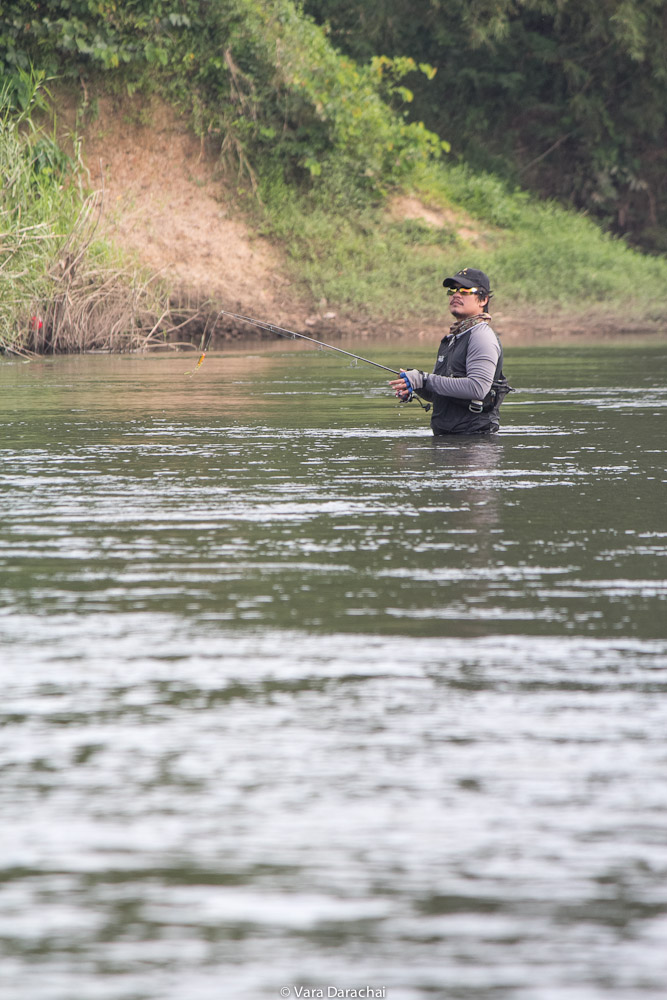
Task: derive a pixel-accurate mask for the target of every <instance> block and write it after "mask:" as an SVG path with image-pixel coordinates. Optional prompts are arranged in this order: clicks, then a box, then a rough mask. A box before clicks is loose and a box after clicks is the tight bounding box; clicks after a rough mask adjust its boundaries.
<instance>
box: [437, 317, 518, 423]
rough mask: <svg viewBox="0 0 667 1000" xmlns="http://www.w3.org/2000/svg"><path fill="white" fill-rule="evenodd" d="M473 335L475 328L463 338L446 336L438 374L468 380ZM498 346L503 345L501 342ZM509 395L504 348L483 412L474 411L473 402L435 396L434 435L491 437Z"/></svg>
mask: <svg viewBox="0 0 667 1000" xmlns="http://www.w3.org/2000/svg"><path fill="white" fill-rule="evenodd" d="M471 333H472V329H471V330H467V331H466V332H465V333H462V334H461V336H460V337H454V338H450V337H443V339H442V342H441V344H440V348H439V350H438V360H437V362H436V365H435V368H434V369H433V374H434V375H446V376H447V377H449V378H465V377H466V355H467V353H468V341H469V340H470V334H471ZM498 343H499V345H500V341H499V342H498ZM441 359H442V360H441ZM508 392H510V386H509V384H508V382H507V379H506V378H505V376H504V375H503V349H502V345H500V357H499V358H498V364H497V365H496V373H495V375H494V378H493V385H492V386H491V389H490V390H489V392H488V393H487V395H486V396H485V397H484V400H483V401H482V408H481V411H480V412H476V411H475V410H471V409H470V405H471V403H472V400H470V399H455V398H454V397H453V396H439V395H436V394H435V393H434V394H433V416H432V417H431V428H432V430H433V433H434V434H491V433H493V432H494V431H497V430H498V427H499V410H500V404H501V403H502V401H503V399H504V397H505V396H506V395H507V393H508ZM474 405H475V404H474V403H473V406H474ZM477 409H479V404H477Z"/></svg>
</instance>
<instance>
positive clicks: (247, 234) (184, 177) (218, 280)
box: [83, 98, 667, 344]
mask: <svg viewBox="0 0 667 1000" xmlns="http://www.w3.org/2000/svg"><path fill="white" fill-rule="evenodd" d="M144 111H145V109H144ZM83 150H84V155H85V163H86V167H87V170H88V172H89V176H90V178H91V182H95V181H96V180H97V183H98V184H99V186H100V187H103V189H104V205H103V211H102V217H101V230H102V232H103V234H104V235H105V237H106V238H108V239H109V240H110V241H111V242H112V243H114V244H115V245H116V246H117V247H119V248H120V249H121V250H122V252H123V253H124V254H126V255H131V256H132V258H133V259H134V260H135V262H136V263H137V265H139V266H140V267H142V268H145V269H147V270H148V271H150V272H151V273H152V274H155V275H157V276H159V278H160V279H161V280H163V281H164V282H165V285H166V287H167V288H169V290H170V299H171V306H172V308H173V309H174V311H175V313H176V314H177V316H178V315H179V314H180V318H181V321H183V322H185V326H183V327H181V328H180V329H179V330H178V331H177V333H176V335H175V339H178V340H183V339H188V338H190V339H193V340H196V339H197V338H198V337H199V336H200V335H201V332H203V329H204V328H205V327H206V324H207V323H208V325H209V329H210V328H211V326H212V324H213V322H214V321H215V326H214V330H215V333H214V338H213V343H214V344H215V343H223V342H224V341H227V340H230V339H235V338H237V337H249V336H252V332H253V331H252V328H251V327H248V326H247V325H246V324H241V323H238V322H235V321H233V320H228V319H227V318H222V317H219V318H217V320H216V316H217V313H218V311H219V310H220V309H221V308H223V309H226V310H229V311H231V312H236V313H240V314H242V315H248V316H252V317H255V318H257V319H260V320H263V321H267V322H271V323H274V324H277V325H279V326H283V327H287V328H289V329H294V330H296V331H297V332H301V333H306V334H309V335H311V336H316V337H319V338H320V339H330V338H335V337H339V336H340V337H355V338H362V339H363V338H378V337H387V336H389V337H395V338H397V339H401V338H404V337H410V338H411V339H414V338H417V339H421V338H423V339H426V340H429V341H432V340H434V339H436V338H437V337H438V336H441V335H442V330H443V327H444V326H446V324H447V322H448V316H449V314H448V311H447V303H446V299H445V298H444V295H443V298H442V302H441V312H440V313H438V312H436V311H435V310H434V309H433V307H432V306H430V307H429V308H428V309H423V307H422V308H420V302H421V299H420V298H419V296H415V301H414V306H415V308H414V310H402V311H401V312H400V313H396V314H393V315H390V316H387V315H382V314H380V315H378V314H377V313H375V312H374V311H372V310H371V309H363V308H359V307H358V306H354V305H350V304H349V303H347V304H344V303H343V304H341V303H340V302H335V301H330V300H327V299H325V298H320V299H319V300H316V299H315V298H314V297H313V295H312V294H311V292H310V290H309V289H307V288H306V287H304V284H303V283H302V282H301V281H300V280H299V275H298V273H295V268H294V263H293V261H292V260H290V258H289V255H288V253H287V251H286V248H285V247H284V246H281V245H280V244H279V243H278V242H277V241H275V240H271V239H269V238H267V237H265V236H263V235H261V234H260V232H259V231H258V230H257V229H256V228H254V227H253V226H252V223H251V221H249V219H248V216H247V214H244V213H243V212H242V211H241V210H240V207H239V199H238V195H237V192H236V191H235V190H234V188H233V187H232V186H230V184H229V182H228V181H226V180H225V178H224V177H223V176H222V175H221V173H220V171H219V169H218V165H217V163H216V160H215V158H214V157H212V156H211V154H210V153H209V152H208V151H207V149H206V148H205V146H204V145H203V144H202V142H200V141H199V140H198V139H197V138H196V137H195V136H194V134H193V133H192V131H191V130H190V128H189V127H188V125H187V122H185V121H184V120H183V119H181V118H179V117H178V116H177V115H176V114H175V113H174V112H173V110H172V109H171V108H170V107H169V106H167V105H166V104H162V103H160V102H155V101H154V102H152V104H151V109H150V116H147V115H146V114H145V113H143V114H142V115H135V117H134V119H133V118H132V117H131V115H130V114H129V113H128V107H127V106H125V107H122V108H120V109H119V108H118V107H117V106H114V102H113V101H112V100H111V99H109V98H102V99H101V100H100V101H99V104H98V115H97V117H96V119H95V121H94V122H93V123H91V124H90V125H89V126H88V128H87V130H86V133H85V136H84V142H83ZM387 213H388V214H389V215H391V217H392V218H393V219H394V220H398V221H399V222H406V221H408V222H412V223H414V224H415V225H416V226H420V227H422V228H424V229H431V230H433V231H434V233H437V232H443V231H445V230H446V231H450V230H452V229H454V231H455V235H456V238H457V240H458V244H457V245H456V246H455V247H454V248H453V249H452V251H451V252H450V253H448V254H447V255H446V258H447V260H448V261H449V267H450V269H452V270H456V269H457V268H458V267H459V266H462V265H463V263H474V264H479V265H480V266H483V267H484V266H486V260H485V258H486V257H487V256H488V250H489V244H490V243H491V242H492V241H493V233H490V232H489V231H485V230H484V229H483V228H482V227H481V226H480V223H479V221H478V220H475V219H474V218H473V217H471V216H470V215H469V214H468V213H466V212H465V211H463V210H457V209H455V208H450V209H449V210H444V209H443V208H437V207H436V208H434V207H433V206H432V205H427V204H425V203H424V202H423V201H421V200H420V198H419V197H418V196H411V197H407V196H403V197H400V198H399V197H397V198H394V199H390V200H389V201H388V204H387ZM490 229H491V227H489V230H490ZM421 249H422V248H421V247H419V246H416V247H415V253H419V252H420V250H421ZM424 268H425V272H426V274H427V275H428V269H430V270H431V271H432V281H433V284H434V286H436V287H437V288H439V286H440V282H441V280H442V274H441V273H440V270H435V268H434V267H433V264H432V261H429V260H425V261H424ZM492 277H493V274H492ZM512 293H513V290H512V289H511V288H499V289H498V290H497V294H496V297H495V300H494V307H495V308H494V320H495V325H496V327H497V329H498V331H499V333H500V334H501V336H502V337H503V339H504V340H505V342H508V343H509V342H515V343H520V342H530V341H533V340H554V339H564V338H568V337H581V336H586V337H591V338H604V337H609V336H621V335H637V334H645V333H647V332H650V333H660V332H661V331H663V330H667V325H665V324H663V322H662V321H661V320H659V319H658V320H651V319H647V318H645V317H642V318H639V319H634V318H633V316H632V315H625V314H622V313H619V312H616V311H615V310H613V309H603V308H601V307H600V305H599V304H594V303H589V304H587V306H586V308H585V309H584V310H582V309H581V304H580V301H579V300H577V302H576V303H573V306H572V308H570V307H567V308H563V307H561V306H558V305H557V304H555V303H548V302H546V303H545V307H544V308H542V309H536V308H535V307H534V306H530V305H526V304H525V303H523V302H521V303H518V304H514V301H509V296H510V294H512ZM546 299H548V290H545V300H546ZM188 317H189V318H188ZM172 339H174V338H172Z"/></svg>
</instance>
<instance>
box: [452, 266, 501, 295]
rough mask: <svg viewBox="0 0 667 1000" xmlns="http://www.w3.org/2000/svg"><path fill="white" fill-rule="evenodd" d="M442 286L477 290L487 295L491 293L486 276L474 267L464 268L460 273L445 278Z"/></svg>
mask: <svg viewBox="0 0 667 1000" xmlns="http://www.w3.org/2000/svg"><path fill="white" fill-rule="evenodd" d="M443 285H444V287H445V288H479V289H481V291H483V292H486V293H487V295H488V294H490V292H491V282H490V281H489V276H488V274H484V271H478V270H477V269H476V268H474V267H464V268H463V270H462V271H457V272H456V274H455V275H454V276H453V277H451V278H445V280H444V281H443Z"/></svg>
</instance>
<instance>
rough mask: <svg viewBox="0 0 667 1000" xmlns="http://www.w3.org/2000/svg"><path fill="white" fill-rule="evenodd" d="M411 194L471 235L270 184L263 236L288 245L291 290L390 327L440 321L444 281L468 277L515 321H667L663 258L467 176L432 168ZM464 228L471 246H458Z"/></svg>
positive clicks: (325, 192)
mask: <svg viewBox="0 0 667 1000" xmlns="http://www.w3.org/2000/svg"><path fill="white" fill-rule="evenodd" d="M412 184H413V187H412V192H413V193H415V194H416V195H418V197H419V198H420V199H421V201H422V202H423V203H424V204H425V205H426V206H428V207H430V208H432V209H438V208H440V209H443V210H445V213H446V214H445V218H447V219H455V218H456V215H457V213H458V215H460V216H465V217H466V220H467V221H466V225H465V227H457V225H456V224H455V222H453V221H450V222H445V223H443V225H441V226H439V227H438V226H434V225H430V224H428V223H427V222H426V221H423V220H422V221H420V220H419V219H405V220H402V221H401V220H397V219H396V218H394V217H392V216H391V214H390V213H389V212H388V211H387V203H386V202H375V204H370V203H368V202H367V203H366V204H365V205H359V206H350V204H349V202H346V201H345V198H344V197H340V196H338V193H337V191H336V189H335V184H333V185H329V186H327V183H326V182H325V183H323V184H321V185H320V188H319V190H318V191H311V192H310V193H309V194H308V195H299V194H298V193H297V192H296V191H295V190H294V189H293V188H288V187H286V186H285V185H284V184H283V183H282V182H281V181H279V180H276V179H275V178H274V177H272V178H269V179H266V178H265V179H264V182H263V184H262V188H261V192H262V197H263V200H264V205H265V214H264V218H263V220H262V223H261V225H262V227H263V231H264V232H265V233H266V234H267V235H270V236H272V237H274V238H276V239H279V240H280V241H281V242H282V243H283V244H284V246H285V247H286V249H287V252H288V255H289V258H290V259H291V261H292V265H293V271H294V277H295V280H296V281H297V282H300V283H301V285H302V287H303V289H304V291H305V292H306V293H309V294H310V295H312V296H313V298H314V299H315V301H318V300H320V299H322V298H323V299H326V300H327V301H329V302H331V303H337V304H340V305H343V306H350V307H353V308H361V309H363V310H365V311H373V312H374V313H375V315H377V316H379V317H385V318H387V319H391V318H396V317H398V316H405V315H411V314H413V315H422V316H429V315H432V316H436V315H438V316H439V315H442V311H443V299H442V286H441V281H442V277H443V276H444V274H445V272H449V273H452V272H453V271H456V270H458V269H459V268H460V267H463V266H465V265H474V266H477V267H481V268H482V269H483V270H485V271H487V272H488V273H489V274H490V275H491V278H492V281H493V284H494V285H495V286H496V288H497V289H498V290H499V295H498V299H497V301H498V303H499V304H500V303H502V300H503V297H504V296H503V292H505V294H508V293H509V294H511V303H512V308H513V309H516V308H517V307H519V308H520V307H521V306H524V307H526V308H532V309H539V310H542V311H544V310H549V309H561V308H562V309H570V310H573V311H574V312H576V314H577V315H578V316H581V315H582V314H590V315H591V316H595V317H600V318H602V317H604V316H608V315H610V314H613V315H616V316H620V315H628V316H630V317H631V318H633V319H634V320H636V321H642V320H646V321H651V322H653V321H659V320H661V319H667V259H665V258H664V257H647V256H646V255H644V254H642V253H639V252H637V251H635V250H633V249H631V248H630V247H629V246H628V245H627V244H626V243H624V242H623V241H622V240H620V239H617V238H614V237H612V236H610V235H608V234H606V233H604V232H603V231H602V230H600V228H599V227H598V226H597V225H596V224H595V223H593V222H592V221H591V220H589V219H587V218H586V217H585V216H583V215H581V214H577V213H575V212H573V211H570V210H567V209H564V208H562V207H561V206H559V205H557V204H555V203H552V202H540V201H539V200H538V199H536V198H532V197H530V196H529V195H527V194H526V193H525V192H522V191H513V190H511V189H509V188H507V186H506V185H505V184H504V183H503V182H502V181H501V180H499V179H498V178H496V177H494V176H492V175H487V174H476V173H473V172H472V171H471V170H469V169H468V168H467V167H465V166H464V165H458V166H457V165H454V166H450V165H448V164H447V163H446V162H442V163H439V164H436V165H431V166H429V167H428V168H425V169H422V170H420V171H419V172H418V173H415V175H414V176H413V178H412ZM459 228H460V229H462V230H463V232H464V233H465V231H466V229H467V230H470V229H473V230H476V234H475V236H472V237H471V236H469V235H461V232H460V231H459Z"/></svg>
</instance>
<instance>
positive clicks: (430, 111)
mask: <svg viewBox="0 0 667 1000" xmlns="http://www.w3.org/2000/svg"><path fill="white" fill-rule="evenodd" d="M306 10H308V11H309V12H310V13H312V14H313V15H314V16H315V17H316V18H317V19H318V20H319V21H322V22H324V21H328V22H329V23H330V26H331V37H332V39H333V41H334V43H335V44H337V45H339V46H340V47H341V48H343V49H344V50H345V51H348V52H350V54H352V55H353V56H355V57H356V58H366V57H367V55H368V53H369V51H372V50H379V51H383V52H386V53H388V54H389V55H397V54H404V53H409V54H410V55H411V56H412V57H413V58H414V59H415V60H417V61H419V60H425V61H427V62H428V63H430V64H432V65H433V66H434V67H436V68H437V76H436V78H435V81H434V83H433V84H432V85H429V87H428V88H426V87H424V86H423V85H422V84H421V83H420V82H419V80H416V82H415V84H414V91H415V100H414V103H413V105H412V108H413V110H414V114H415V115H416V116H418V117H420V118H422V119H423V120H424V121H425V123H426V125H427V126H428V127H429V128H432V129H434V130H435V131H437V132H439V133H441V134H445V135H447V137H448V138H449V139H450V140H451V142H452V147H453V151H454V153H455V154H456V153H458V154H459V155H460V156H464V157H465V158H466V159H467V160H468V162H470V163H471V164H472V165H473V166H475V167H477V168H479V167H485V168H487V169H488V168H489V167H491V168H492V169H494V170H496V171H498V172H501V173H503V174H504V175H505V176H506V177H509V178H511V179H512V180H514V181H520V182H521V183H522V184H526V185H528V186H531V187H533V188H534V189H537V190H538V191H540V193H541V194H543V195H547V196H556V197H558V198H560V199H562V200H565V201H567V202H569V203H570V204H572V205H574V206H576V207H578V208H580V209H585V210H587V211H589V212H591V213H592V214H594V215H595V216H596V217H597V218H599V219H601V220H603V221H604V222H605V223H606V224H607V225H609V226H610V227H611V228H612V229H613V230H614V231H615V232H617V233H622V234H626V235H629V236H630V237H631V239H633V240H635V241H636V242H638V243H640V244H642V245H644V246H645V247H647V248H651V249H654V250H660V251H663V250H667V229H666V228H665V226H664V224H661V222H660V220H661V218H663V219H664V217H665V209H666V208H667V193H666V192H665V186H664V183H663V176H664V174H665V168H666V166H667V143H666V141H665V139H666V131H667V128H666V124H667V123H666V115H667V13H666V8H665V4H664V2H663V0H411V2H410V3H407V2H406V0H377V2H376V3H374V4H373V5H364V6H363V7H361V8H360V5H359V4H358V3H357V2H356V0H307V2H306Z"/></svg>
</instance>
